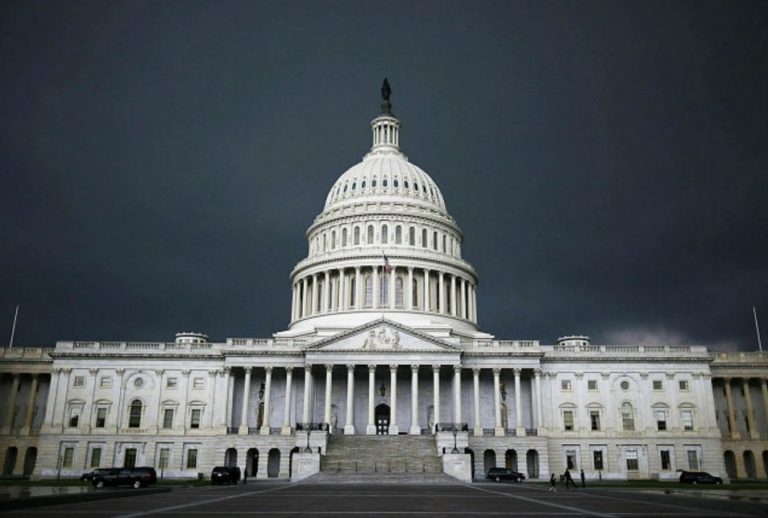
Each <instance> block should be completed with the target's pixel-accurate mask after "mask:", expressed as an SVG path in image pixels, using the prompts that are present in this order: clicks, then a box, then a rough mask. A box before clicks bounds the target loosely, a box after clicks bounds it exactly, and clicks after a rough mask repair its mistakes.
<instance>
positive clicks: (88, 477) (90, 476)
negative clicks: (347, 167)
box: [80, 468, 111, 482]
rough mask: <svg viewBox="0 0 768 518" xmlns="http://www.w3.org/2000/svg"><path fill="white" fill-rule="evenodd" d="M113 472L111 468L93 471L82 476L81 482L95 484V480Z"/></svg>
mask: <svg viewBox="0 0 768 518" xmlns="http://www.w3.org/2000/svg"><path fill="white" fill-rule="evenodd" d="M110 471H111V469H110V468H98V469H94V470H93V471H88V472H87V473H83V474H82V475H80V480H82V481H83V482H93V479H95V478H96V477H98V476H99V475H105V474H107V473H109V472H110Z"/></svg>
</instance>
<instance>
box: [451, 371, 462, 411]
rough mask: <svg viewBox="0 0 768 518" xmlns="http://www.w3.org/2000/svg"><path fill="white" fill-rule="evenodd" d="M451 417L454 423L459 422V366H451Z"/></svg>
mask: <svg viewBox="0 0 768 518" xmlns="http://www.w3.org/2000/svg"><path fill="white" fill-rule="evenodd" d="M453 418H454V424H456V423H461V366H460V365H455V366H454V367H453Z"/></svg>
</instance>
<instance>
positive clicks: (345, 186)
mask: <svg viewBox="0 0 768 518" xmlns="http://www.w3.org/2000/svg"><path fill="white" fill-rule="evenodd" d="M344 192H347V184H344Z"/></svg>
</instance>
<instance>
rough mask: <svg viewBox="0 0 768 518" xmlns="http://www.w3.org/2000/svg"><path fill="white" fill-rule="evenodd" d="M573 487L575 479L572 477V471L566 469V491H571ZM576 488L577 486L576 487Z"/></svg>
mask: <svg viewBox="0 0 768 518" xmlns="http://www.w3.org/2000/svg"><path fill="white" fill-rule="evenodd" d="M571 485H574V484H573V477H572V476H571V470H570V469H568V468H565V489H571ZM574 487H576V486H575V485H574Z"/></svg>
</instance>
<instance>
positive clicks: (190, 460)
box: [187, 450, 197, 469]
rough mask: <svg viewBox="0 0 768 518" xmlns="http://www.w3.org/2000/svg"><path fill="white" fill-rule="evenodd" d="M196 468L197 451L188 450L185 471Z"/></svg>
mask: <svg viewBox="0 0 768 518" xmlns="http://www.w3.org/2000/svg"><path fill="white" fill-rule="evenodd" d="M196 467H197V450H189V451H188V452H187V469H194V468H196Z"/></svg>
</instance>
